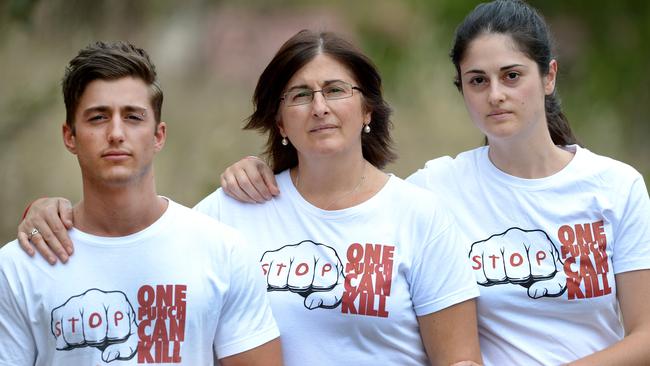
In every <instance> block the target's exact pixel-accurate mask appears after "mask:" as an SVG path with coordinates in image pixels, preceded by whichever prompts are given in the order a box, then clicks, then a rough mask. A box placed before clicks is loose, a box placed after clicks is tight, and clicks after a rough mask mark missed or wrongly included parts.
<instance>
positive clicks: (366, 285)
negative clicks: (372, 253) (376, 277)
mask: <svg viewBox="0 0 650 366" xmlns="http://www.w3.org/2000/svg"><path fill="white" fill-rule="evenodd" d="M357 290H358V291H360V292H368V293H371V294H372V293H374V292H373V287H372V275H370V274H367V273H366V274H364V275H363V276H361V281H360V282H359V286H357Z"/></svg>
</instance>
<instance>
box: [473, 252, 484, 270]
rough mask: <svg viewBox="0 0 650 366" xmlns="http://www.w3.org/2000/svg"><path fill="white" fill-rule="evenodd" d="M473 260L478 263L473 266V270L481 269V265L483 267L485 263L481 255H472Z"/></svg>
mask: <svg viewBox="0 0 650 366" xmlns="http://www.w3.org/2000/svg"><path fill="white" fill-rule="evenodd" d="M472 262H474V263H476V265H473V266H472V269H473V270H478V269H481V267H483V265H482V264H481V256H480V255H475V256H473V257H472Z"/></svg>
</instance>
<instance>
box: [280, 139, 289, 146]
mask: <svg viewBox="0 0 650 366" xmlns="http://www.w3.org/2000/svg"><path fill="white" fill-rule="evenodd" d="M281 143H282V146H287V145H289V140H287V138H286V137H283V138H282V141H281Z"/></svg>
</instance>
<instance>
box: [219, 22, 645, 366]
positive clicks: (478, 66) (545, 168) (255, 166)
mask: <svg viewBox="0 0 650 366" xmlns="http://www.w3.org/2000/svg"><path fill="white" fill-rule="evenodd" d="M460 68H461V86H462V94H463V99H464V102H465V106H466V108H467V110H468V113H469V115H470V117H471V119H472V122H473V123H474V125H475V126H476V127H477V128H478V129H479V130H480V131H481V132H482V133H484V134H485V135H486V136H487V138H488V141H489V146H490V150H489V157H490V159H491V160H492V162H493V163H494V164H495V165H496V166H497V167H498V168H499V169H501V170H502V171H504V172H506V173H508V174H510V175H513V176H516V177H520V178H543V177H547V176H550V175H552V174H554V173H556V172H558V171H560V170H561V169H562V168H563V167H565V166H566V165H567V164H568V163H569V162H570V161H571V159H572V158H573V154H572V153H570V152H568V151H566V150H564V149H561V148H559V147H557V146H555V144H553V141H552V139H551V137H550V133H549V131H548V127H547V121H546V116H545V113H544V96H545V95H550V94H552V93H553V91H554V89H555V80H556V76H557V69H558V65H557V62H556V61H555V60H552V61H551V62H550V63H549V72H548V74H546V75H541V73H540V71H539V67H538V65H537V64H536V63H535V62H534V61H533V60H531V59H530V58H528V57H527V56H526V55H525V54H524V53H522V52H520V51H519V50H518V49H517V48H516V46H515V44H514V42H513V41H512V39H511V38H510V37H509V36H507V35H503V34H483V35H481V36H479V37H477V38H476V39H475V40H474V41H472V42H471V43H470V45H469V47H468V49H467V50H466V54H465V58H464V59H463V60H462V61H461V63H460ZM242 171H243V172H244V174H245V178H247V179H248V181H247V183H246V184H241V183H240V182H239V181H240V179H237V180H236V182H237V184H236V185H235V184H232V183H231V180H230V179H229V178H230V177H231V176H232V175H233V174H239V172H242ZM224 176H225V177H224ZM223 184H225V185H224V190H226V191H227V192H229V194H231V195H233V196H235V197H244V198H245V199H244V200H245V201H248V202H259V201H262V200H265V199H269V198H270V197H271V196H273V195H277V194H279V192H278V191H277V186H276V184H275V181H274V180H273V175H272V172H271V171H270V170H269V169H268V167H266V165H265V164H264V163H263V162H262V161H260V160H259V159H251V158H248V159H243V160H241V161H239V162H237V163H236V164H234V165H232V166H231V167H229V168H228V169H226V171H225V172H224V174H223V175H222V185H223ZM615 278H616V286H617V299H618V301H619V305H620V308H621V312H622V314H623V322H624V327H625V332H626V333H625V337H624V338H623V340H621V341H619V342H617V343H615V344H614V345H612V346H610V347H608V348H607V349H604V350H602V351H599V352H596V353H594V354H592V355H590V356H587V357H585V358H583V359H580V360H576V361H574V362H572V363H570V365H576V366H579V365H613V364H625V365H647V364H648V363H649V362H650V349H649V348H648V347H647V345H648V344H650V311H649V310H650V309H648V304H650V288H649V287H648V286H647V284H648V283H649V281H650V270H640V271H631V272H626V273H621V274H617V275H616V277H615Z"/></svg>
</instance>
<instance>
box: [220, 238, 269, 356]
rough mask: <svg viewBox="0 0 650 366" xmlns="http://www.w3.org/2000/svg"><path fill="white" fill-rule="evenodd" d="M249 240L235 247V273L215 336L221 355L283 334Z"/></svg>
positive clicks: (233, 251)
mask: <svg viewBox="0 0 650 366" xmlns="http://www.w3.org/2000/svg"><path fill="white" fill-rule="evenodd" d="M253 258H254V257H253V255H252V254H251V253H250V249H249V248H248V247H247V245H246V244H245V242H243V241H242V242H241V243H238V245H235V246H234V247H233V249H232V250H231V254H230V264H231V266H232V267H231V271H230V273H232V276H231V280H230V286H229V289H228V293H227V294H226V297H225V302H224V305H223V308H222V311H221V314H220V318H219V325H218V329H217V334H216V337H215V343H214V347H215V351H216V354H217V357H218V358H219V359H221V358H224V357H228V356H232V355H234V354H238V353H241V352H245V351H248V350H250V349H253V348H255V347H258V346H260V345H262V344H264V343H267V342H269V341H271V340H273V339H275V338H277V337H279V336H280V331H279V330H278V327H277V325H276V323H275V320H274V318H273V315H272V313H271V306H270V304H269V301H268V298H267V296H266V285H265V283H264V277H263V276H262V272H261V269H260V266H259V263H256V262H255V261H254V260H253Z"/></svg>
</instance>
